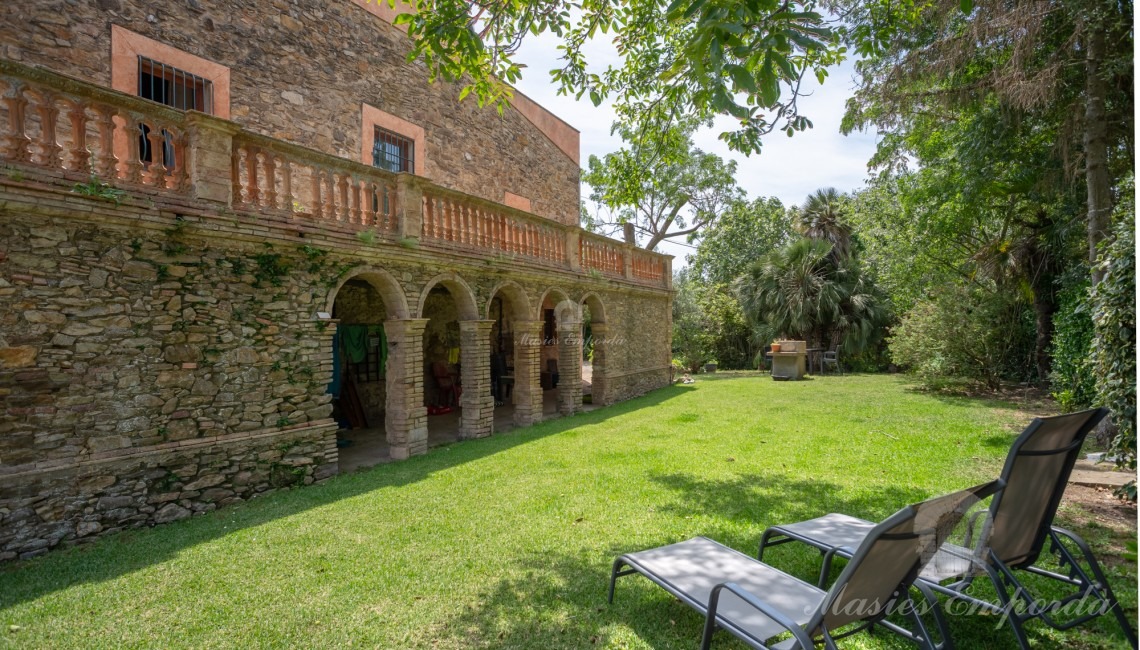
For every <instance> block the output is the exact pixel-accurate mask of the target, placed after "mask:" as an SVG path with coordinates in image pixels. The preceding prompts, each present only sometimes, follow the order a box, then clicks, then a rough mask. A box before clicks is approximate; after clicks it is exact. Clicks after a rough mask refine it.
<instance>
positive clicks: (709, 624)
mask: <svg viewBox="0 0 1140 650" xmlns="http://www.w3.org/2000/svg"><path fill="white" fill-rule="evenodd" d="M722 588H723V586H722V585H717V586H715V587H713V590H712V593H711V594H709V611H708V612H707V613H706V614H705V631H704V633H703V634H701V650H709V646H710V645H711V644H712V638H713V633H714V632H716V606H717V603H719V602H720V591H721V589H722Z"/></svg>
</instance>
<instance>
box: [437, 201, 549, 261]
mask: <svg viewBox="0 0 1140 650" xmlns="http://www.w3.org/2000/svg"><path fill="white" fill-rule="evenodd" d="M423 197H424V198H423V232H422V237H423V239H424V240H428V241H433V240H434V241H436V242H446V243H447V244H450V245H455V246H458V247H463V248H473V249H481V250H491V251H495V252H497V253H502V254H504V255H509V256H522V257H525V258H529V259H531V260H535V261H538V262H541V263H545V264H550V265H552V266H558V267H566V266H567V259H566V232H565V230H564V228H562V227H560V226H559V225H558V224H555V223H553V222H550V221H547V220H545V219H542V218H539V217H532V216H530V215H527V214H526V213H524V212H521V211H519V210H515V209H513V208H509V207H507V206H496V205H492V204H490V203H489V202H486V201H482V200H479V199H475V198H474V197H470V196H466V195H463V194H459V193H457V192H451V191H448V190H444V189H442V188H438V187H430V188H425V189H424V191H423Z"/></svg>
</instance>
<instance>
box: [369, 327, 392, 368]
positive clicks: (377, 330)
mask: <svg viewBox="0 0 1140 650" xmlns="http://www.w3.org/2000/svg"><path fill="white" fill-rule="evenodd" d="M368 336H369V338H371V337H373V336H376V337H379V339H380V349H379V352H380V375H381V376H383V375H384V368H386V367H387V366H388V335H387V334H385V333H384V326H383V325H369V326H368Z"/></svg>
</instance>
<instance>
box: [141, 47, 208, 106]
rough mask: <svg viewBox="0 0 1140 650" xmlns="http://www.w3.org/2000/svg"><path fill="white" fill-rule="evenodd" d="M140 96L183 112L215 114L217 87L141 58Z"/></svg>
mask: <svg viewBox="0 0 1140 650" xmlns="http://www.w3.org/2000/svg"><path fill="white" fill-rule="evenodd" d="M139 97H142V98H143V99H149V100H151V101H152V102H158V103H159V104H166V105H167V106H170V107H172V108H177V109H178V110H180V111H200V112H202V113H213V112H214V84H213V82H211V81H210V80H209V79H204V78H202V77H199V76H198V75H195V74H190V73H189V72H186V71H185V70H179V69H178V68H175V67H174V66H169V65H166V64H165V63H160V62H158V61H155V60H154V59H148V58H147V57H145V56H140V57H139Z"/></svg>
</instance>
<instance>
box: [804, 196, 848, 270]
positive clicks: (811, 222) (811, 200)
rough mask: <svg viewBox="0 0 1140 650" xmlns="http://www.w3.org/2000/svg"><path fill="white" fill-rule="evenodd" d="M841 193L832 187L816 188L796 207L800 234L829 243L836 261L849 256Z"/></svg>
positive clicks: (844, 207)
mask: <svg viewBox="0 0 1140 650" xmlns="http://www.w3.org/2000/svg"><path fill="white" fill-rule="evenodd" d="M845 212H846V206H845V201H844V199H843V195H842V194H840V193H839V191H838V190H836V189H835V188H834V187H828V188H824V189H821V190H816V191H815V192H813V193H812V194H811V195H809V196H808V198H807V201H804V204H803V206H802V207H801V208H800V210H799V214H798V216H799V229H800V234H802V235H803V236H804V237H807V238H808V239H818V240H820V241H825V242H828V243H829V244H831V246H832V253H831V254H832V257H833V259H835V261H836V262H839V261H840V260H844V259H849V258H850V257H851V226H849V225H848V224H847V222H846V221H845V220H844V213H845Z"/></svg>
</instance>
